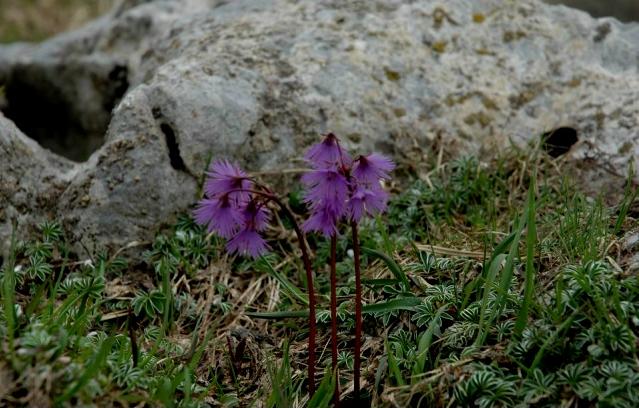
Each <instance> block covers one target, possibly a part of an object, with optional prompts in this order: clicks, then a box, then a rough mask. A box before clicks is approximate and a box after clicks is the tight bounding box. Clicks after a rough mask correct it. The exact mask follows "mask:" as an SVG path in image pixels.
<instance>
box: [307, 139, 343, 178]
mask: <svg viewBox="0 0 639 408" xmlns="http://www.w3.org/2000/svg"><path fill="white" fill-rule="evenodd" d="M304 158H305V159H306V161H308V162H309V163H310V164H311V166H313V168H316V169H321V168H330V167H335V166H336V165H341V164H345V163H347V162H350V157H349V156H348V154H347V153H346V152H345V151H344V150H342V148H341V147H340V145H339V141H338V139H337V136H335V135H334V134H333V133H329V134H327V135H326V137H325V138H324V140H322V141H321V142H319V143H316V144H314V145H313V146H311V147H310V149H308V152H306V154H305V155H304Z"/></svg>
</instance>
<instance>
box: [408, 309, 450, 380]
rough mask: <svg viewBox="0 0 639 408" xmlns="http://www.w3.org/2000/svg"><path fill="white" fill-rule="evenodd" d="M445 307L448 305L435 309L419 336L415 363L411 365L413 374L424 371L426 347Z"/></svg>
mask: <svg viewBox="0 0 639 408" xmlns="http://www.w3.org/2000/svg"><path fill="white" fill-rule="evenodd" d="M447 308H448V305H445V306H442V307H440V308H439V309H438V310H437V313H435V316H434V317H433V319H432V320H431V322H430V324H429V325H428V328H427V329H426V331H425V332H424V334H422V335H421V337H420V338H419V343H418V345H417V359H416V361H415V364H414V365H413V375H414V376H416V375H419V374H422V373H423V372H424V368H425V366H426V358H427V357H428V349H429V348H430V345H431V344H432V342H433V334H434V333H435V329H436V328H437V322H438V321H439V319H440V318H441V316H442V314H443V313H444V312H445V311H446V309H447Z"/></svg>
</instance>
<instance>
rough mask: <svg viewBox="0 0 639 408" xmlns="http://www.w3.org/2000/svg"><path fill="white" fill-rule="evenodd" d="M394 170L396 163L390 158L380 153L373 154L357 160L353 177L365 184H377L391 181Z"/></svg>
mask: <svg viewBox="0 0 639 408" xmlns="http://www.w3.org/2000/svg"><path fill="white" fill-rule="evenodd" d="M394 168H395V163H393V161H392V160H391V159H389V158H388V157H386V156H384V155H382V154H379V153H371V154H369V155H368V156H360V157H359V158H358V159H357V160H355V165H354V166H353V176H354V177H355V178H356V179H357V180H359V181H361V182H364V183H375V182H378V181H379V180H381V179H384V180H388V179H390V175H389V173H390V172H391V171H392V170H393V169H394Z"/></svg>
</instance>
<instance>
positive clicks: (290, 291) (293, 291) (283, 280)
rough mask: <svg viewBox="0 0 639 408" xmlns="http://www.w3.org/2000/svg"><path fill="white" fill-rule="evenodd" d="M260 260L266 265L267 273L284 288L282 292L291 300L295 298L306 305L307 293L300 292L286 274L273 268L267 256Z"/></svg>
mask: <svg viewBox="0 0 639 408" xmlns="http://www.w3.org/2000/svg"><path fill="white" fill-rule="evenodd" d="M260 262H262V264H263V265H264V266H265V267H266V271H267V272H268V274H269V275H271V276H272V277H273V278H275V280H277V281H278V282H279V284H280V285H281V286H282V288H283V289H284V292H286V294H287V295H288V296H289V297H290V298H291V299H292V300H293V299H297V300H299V301H300V302H302V303H303V304H304V305H306V306H308V295H307V294H305V293H304V292H302V291H301V290H300V289H299V288H298V287H297V286H295V285H293V283H292V282H291V281H290V280H288V278H287V277H286V276H284V275H283V274H281V273H279V272H278V271H276V270H275V268H273V265H271V263H270V262H269V261H268V258H266V257H261V258H260Z"/></svg>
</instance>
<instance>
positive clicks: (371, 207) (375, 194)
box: [348, 182, 388, 222]
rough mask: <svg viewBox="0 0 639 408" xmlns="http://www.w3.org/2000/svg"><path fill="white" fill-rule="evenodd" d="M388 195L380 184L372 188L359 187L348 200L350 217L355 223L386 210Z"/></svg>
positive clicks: (373, 185)
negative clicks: (364, 217) (366, 216)
mask: <svg viewBox="0 0 639 408" xmlns="http://www.w3.org/2000/svg"><path fill="white" fill-rule="evenodd" d="M387 201H388V193H387V192H386V191H384V190H383V189H382V188H381V186H380V185H379V182H376V183H374V184H371V185H370V186H367V187H365V186H362V185H358V186H356V187H355V190H354V191H353V193H352V194H351V197H350V199H349V200H348V215H349V216H350V218H351V219H352V220H354V221H355V222H359V220H360V219H361V218H362V217H363V216H364V215H369V216H375V215H377V214H379V213H381V212H383V211H384V210H386V202H387Z"/></svg>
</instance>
